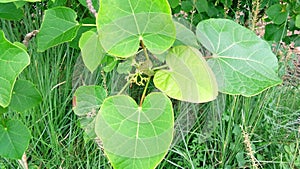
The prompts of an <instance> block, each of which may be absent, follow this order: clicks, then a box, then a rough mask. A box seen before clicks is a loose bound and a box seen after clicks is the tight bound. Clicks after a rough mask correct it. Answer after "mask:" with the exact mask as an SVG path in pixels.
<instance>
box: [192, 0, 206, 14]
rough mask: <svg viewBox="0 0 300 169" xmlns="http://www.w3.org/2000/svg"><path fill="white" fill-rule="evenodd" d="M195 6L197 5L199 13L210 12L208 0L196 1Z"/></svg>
mask: <svg viewBox="0 0 300 169" xmlns="http://www.w3.org/2000/svg"><path fill="white" fill-rule="evenodd" d="M195 6H196V9H197V11H198V12H199V13H201V12H208V9H209V7H208V2H207V0H198V1H196V4H195Z"/></svg>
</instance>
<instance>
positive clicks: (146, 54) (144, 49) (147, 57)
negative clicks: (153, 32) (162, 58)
mask: <svg viewBox="0 0 300 169" xmlns="http://www.w3.org/2000/svg"><path fill="white" fill-rule="evenodd" d="M140 43H141V46H142V48H143V51H144V53H145V56H146V59H147V60H150V58H149V56H148V52H147V49H146V47H145V45H144V42H143V40H140Z"/></svg>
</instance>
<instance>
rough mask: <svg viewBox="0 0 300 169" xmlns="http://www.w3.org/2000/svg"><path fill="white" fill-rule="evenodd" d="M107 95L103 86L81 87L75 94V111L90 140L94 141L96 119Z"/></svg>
mask: <svg viewBox="0 0 300 169" xmlns="http://www.w3.org/2000/svg"><path fill="white" fill-rule="evenodd" d="M106 96H107V93H106V91H105V89H104V88H103V87H101V86H81V87H79V88H78V89H77V90H76V92H75V94H74V102H73V103H74V107H73V111H74V113H75V114H76V115H78V116H79V118H80V125H81V128H83V130H84V131H85V134H86V135H87V138H88V139H94V138H95V137H96V134H95V117H96V114H97V113H98V111H99V109H100V107H101V105H102V102H103V100H104V99H105V98H106Z"/></svg>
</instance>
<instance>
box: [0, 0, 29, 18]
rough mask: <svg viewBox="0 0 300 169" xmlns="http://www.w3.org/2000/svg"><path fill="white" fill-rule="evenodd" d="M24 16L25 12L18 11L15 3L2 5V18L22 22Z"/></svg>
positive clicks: (0, 8) (0, 5)
mask: <svg viewBox="0 0 300 169" xmlns="http://www.w3.org/2000/svg"><path fill="white" fill-rule="evenodd" d="M23 16H24V14H23V10H22V9H18V8H17V7H16V5H15V4H14V3H5V4H1V3H0V18H3V19H7V20H20V19H22V18H23Z"/></svg>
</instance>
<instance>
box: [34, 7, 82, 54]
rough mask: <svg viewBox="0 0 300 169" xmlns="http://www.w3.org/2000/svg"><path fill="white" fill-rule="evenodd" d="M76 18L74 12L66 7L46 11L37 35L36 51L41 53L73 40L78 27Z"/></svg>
mask: <svg viewBox="0 0 300 169" xmlns="http://www.w3.org/2000/svg"><path fill="white" fill-rule="evenodd" d="M76 17H77V15H76V12H75V11H74V10H72V9H70V8H67V7H55V8H51V9H48V10H46V11H45V16H44V20H43V23H42V26H41V29H40V31H39V33H38V35H37V42H38V51H40V52H43V51H45V50H47V49H48V48H50V47H53V46H56V45H58V44H61V43H64V42H69V41H71V40H73V39H74V38H75V37H76V34H77V31H78V29H79V27H80V25H79V23H78V22H77V21H76Z"/></svg>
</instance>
